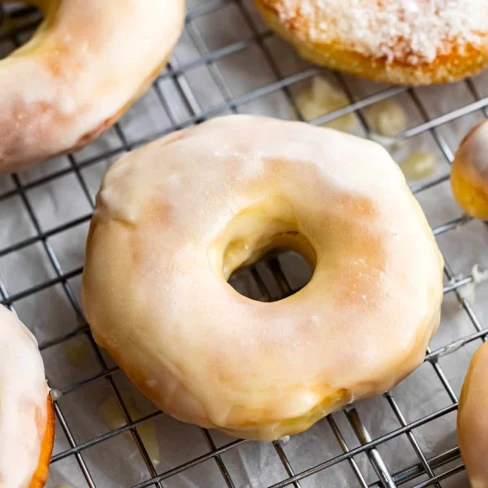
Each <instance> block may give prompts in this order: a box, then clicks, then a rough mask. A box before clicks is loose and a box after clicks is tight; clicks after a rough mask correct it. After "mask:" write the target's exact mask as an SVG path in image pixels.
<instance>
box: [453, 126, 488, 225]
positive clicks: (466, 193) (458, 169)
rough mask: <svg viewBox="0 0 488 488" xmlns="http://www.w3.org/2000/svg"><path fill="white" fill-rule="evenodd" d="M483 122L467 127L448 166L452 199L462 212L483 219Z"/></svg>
mask: <svg viewBox="0 0 488 488" xmlns="http://www.w3.org/2000/svg"><path fill="white" fill-rule="evenodd" d="M487 122H488V121H487ZM487 122H482V123H481V124H478V125H476V126H475V127H474V128H473V129H471V131H470V132H469V133H468V135H467V136H466V137H465V138H464V140H463V141H462V142H461V144H460V146H459V148H458V150H457V151H456V156H455V158H454V161H453V163H452V166H451V187H452V192H453V194H454V197H455V199H456V201H457V202H458V204H459V205H460V206H461V207H462V209H463V210H464V211H465V212H466V213H468V214H469V215H471V216H472V217H476V218H478V219H483V220H488V123H487Z"/></svg>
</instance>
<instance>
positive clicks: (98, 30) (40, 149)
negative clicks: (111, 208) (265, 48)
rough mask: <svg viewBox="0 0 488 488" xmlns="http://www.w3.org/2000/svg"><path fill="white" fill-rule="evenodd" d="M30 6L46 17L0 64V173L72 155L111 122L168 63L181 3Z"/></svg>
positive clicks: (58, 1)
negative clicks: (42, 12)
mask: <svg viewBox="0 0 488 488" xmlns="http://www.w3.org/2000/svg"><path fill="white" fill-rule="evenodd" d="M1 1H3V0H0V2H1ZM27 3H31V4H33V5H35V6H37V7H39V8H41V9H42V10H43V11H44V14H45V20H44V22H43V23H42V25H41V26H40V28H39V29H38V30H37V32H36V34H35V35H34V37H33V38H32V40H31V41H30V42H28V43H27V44H25V45H24V46H22V47H21V48H20V49H17V50H16V51H14V52H13V53H12V54H11V55H10V56H9V57H7V58H6V59H4V60H2V61H0V93H1V96H0V134H1V137H0V173H1V172H3V173H9V172H15V171H19V170H22V169H25V168H27V167H28V166H30V165H32V164H33V163H35V162H38V161H42V160H45V159H48V158H50V157H52V156H55V155H57V154H61V153H66V152H69V151H74V150H77V149H79V148H81V147H83V146H84V145H85V144H87V143H88V142H90V141H91V140H93V139H95V138H96V137H97V136H98V135H100V134H101V133H102V132H103V131H104V130H105V129H107V128H108V127H109V126H110V125H112V124H113V123H114V122H115V121H116V120H117V119H118V118H119V117H120V116H121V115H122V114H123V113H124V112H125V111H126V110H127V108H128V107H129V106H130V105H131V103H132V102H134V101H135V100H136V99H137V98H138V97H139V96H140V95H142V93H143V92H144V91H145V90H146V88H147V87H148V86H149V85H150V83H151V82H152V81H153V80H154V78H155V77H156V75H157V74H158V73H159V72H160V70H161V69H162V68H163V66H164V65H165V64H166V62H167V60H168V58H169V56H170V54H171V51H172V49H173V47H174V45H175V43H176V40H177V39H178V36H179V34H180V32H181V29H182V25H183V19H184V0H104V1H100V0H27Z"/></svg>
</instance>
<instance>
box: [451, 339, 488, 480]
mask: <svg viewBox="0 0 488 488" xmlns="http://www.w3.org/2000/svg"><path fill="white" fill-rule="evenodd" d="M487 378H488V344H486V343H485V344H483V345H482V346H481V347H480V348H479V349H478V350H477V351H476V353H475V354H474V356H473V357H472V359H471V363H470V365H469V369H468V372H467V373H466V378H465V379H464V384H463V389H462V392H461V397H460V399H459V410H458V419H457V428H458V439H459V448H460V450H461V456H462V458H463V461H464V464H465V466H466V470H467V471H468V475H469V481H470V484H471V487H472V488H487V487H488V464H487V462H486V453H487V452H488V381H487Z"/></svg>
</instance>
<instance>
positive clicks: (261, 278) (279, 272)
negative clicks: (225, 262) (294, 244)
mask: <svg viewBox="0 0 488 488" xmlns="http://www.w3.org/2000/svg"><path fill="white" fill-rule="evenodd" d="M313 272H314V268H313V267H312V266H311V265H310V263H309V262H308V261H307V259H306V258H305V257H304V256H303V255H302V254H300V253H298V252H296V251H291V250H289V249H273V250H271V251H269V252H268V253H266V254H265V255H264V256H263V257H262V258H260V259H258V260H257V261H256V262H255V263H253V264H252V265H250V266H245V267H242V268H239V269H237V270H236V271H234V272H233V273H232V275H231V276H230V278H229V281H228V283H229V285H230V286H232V288H234V290H236V291H237V292H238V293H239V294H241V295H243V296H245V297H247V298H250V299H251V300H256V301H266V302H275V301H279V300H282V299H283V298H286V297H288V296H290V295H294V294H295V293H297V292H298V291H299V290H301V289H302V288H303V287H304V286H306V285H307V283H309V282H310V280H311V279H312V275H313Z"/></svg>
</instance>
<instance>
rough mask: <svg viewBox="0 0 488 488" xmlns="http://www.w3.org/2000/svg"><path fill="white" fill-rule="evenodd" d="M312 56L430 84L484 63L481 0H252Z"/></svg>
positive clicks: (487, 20)
mask: <svg viewBox="0 0 488 488" xmlns="http://www.w3.org/2000/svg"><path fill="white" fill-rule="evenodd" d="M255 3H256V5H257V7H258V9H259V10H260V12H261V13H262V15H263V17H264V19H265V20H266V21H267V22H268V23H269V25H270V26H271V28H272V29H274V30H275V31H276V32H277V33H278V34H280V35H281V36H283V37H284V38H285V39H287V40H288V41H290V42H291V43H292V44H293V45H294V46H295V47H296V48H297V50H298V52H299V53H300V54H301V55H302V56H303V57H304V58H306V59H308V60H310V61H312V62H313V63H317V64H322V65H325V66H329V67H331V68H334V69H338V70H340V71H346V72H347V73H351V74H354V75H357V76H361V77H364V78H369V79H372V80H379V81H386V82H390V83H397V84H406V85H429V84H432V83H443V82H448V81H454V80H457V79H460V78H464V77H466V76H469V75H471V74H473V73H476V72H477V71H479V70H481V69H482V68H484V67H486V66H487V64H488V2H485V1H484V0H383V1H379V0H255Z"/></svg>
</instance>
